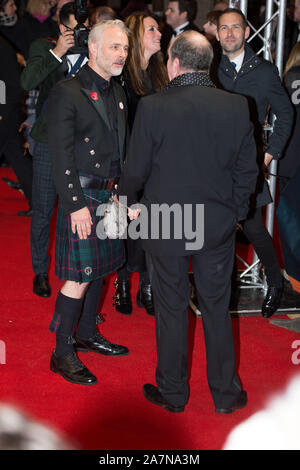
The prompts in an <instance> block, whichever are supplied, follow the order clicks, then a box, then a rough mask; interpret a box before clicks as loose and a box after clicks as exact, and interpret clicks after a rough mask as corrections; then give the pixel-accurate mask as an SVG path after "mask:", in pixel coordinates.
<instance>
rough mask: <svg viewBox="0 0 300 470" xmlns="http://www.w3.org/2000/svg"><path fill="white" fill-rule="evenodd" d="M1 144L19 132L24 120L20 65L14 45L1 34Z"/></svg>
mask: <svg viewBox="0 0 300 470" xmlns="http://www.w3.org/2000/svg"><path fill="white" fill-rule="evenodd" d="M0 57H1V63H2V65H1V69H0V95H1V96H0V145H2V144H3V143H4V141H5V140H6V139H7V138H8V137H9V136H11V135H13V134H15V133H16V132H17V129H18V128H19V126H20V123H21V120H22V112H21V102H22V99H23V90H22V88H21V87H20V72H21V71H20V67H19V65H18V61H17V57H16V53H15V51H14V49H13V47H12V46H11V45H10V44H9V43H8V42H7V41H6V39H4V38H2V37H1V36H0Z"/></svg>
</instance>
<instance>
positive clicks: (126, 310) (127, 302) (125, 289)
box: [113, 280, 132, 315]
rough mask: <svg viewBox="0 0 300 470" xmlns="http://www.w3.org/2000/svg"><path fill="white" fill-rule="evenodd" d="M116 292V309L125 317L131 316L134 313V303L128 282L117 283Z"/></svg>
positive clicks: (114, 298) (114, 299)
mask: <svg viewBox="0 0 300 470" xmlns="http://www.w3.org/2000/svg"><path fill="white" fill-rule="evenodd" d="M115 286H116V292H115V295H114V297H113V301H114V303H113V305H114V307H115V309H116V310H117V311H118V312H120V313H123V314H124V315H130V314H131V312H132V303H131V297H130V286H129V282H128V281H119V280H117V281H115Z"/></svg>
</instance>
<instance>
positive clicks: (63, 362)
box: [50, 350, 97, 385]
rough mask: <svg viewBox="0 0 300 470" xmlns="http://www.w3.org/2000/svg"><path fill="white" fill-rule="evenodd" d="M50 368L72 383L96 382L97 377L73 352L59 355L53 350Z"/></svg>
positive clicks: (91, 383) (88, 383) (89, 383)
mask: <svg viewBox="0 0 300 470" xmlns="http://www.w3.org/2000/svg"><path fill="white" fill-rule="evenodd" d="M50 370H52V372H55V373H56V374H60V375H61V376H62V377H63V378H64V379H66V380H68V382H72V383H74V384H78V385H94V384H96V383H97V378H96V377H95V376H94V375H93V374H92V373H91V372H90V371H89V370H88V369H87V368H86V367H85V365H84V364H82V362H81V361H80V360H79V359H78V357H77V356H76V354H75V352H73V353H70V354H67V355H66V356H61V357H59V356H56V354H55V350H54V351H53V352H52V356H51V361H50Z"/></svg>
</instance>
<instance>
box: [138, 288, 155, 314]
mask: <svg viewBox="0 0 300 470" xmlns="http://www.w3.org/2000/svg"><path fill="white" fill-rule="evenodd" d="M136 302H137V304H138V306H139V307H140V308H145V309H146V312H147V313H148V314H149V315H152V316H154V315H155V311H154V304H153V295H152V287H151V284H142V285H141V288H140V290H139V291H138V293H137V296H136Z"/></svg>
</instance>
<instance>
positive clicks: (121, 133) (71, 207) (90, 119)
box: [46, 65, 127, 213]
mask: <svg viewBox="0 0 300 470" xmlns="http://www.w3.org/2000/svg"><path fill="white" fill-rule="evenodd" d="M111 80H112V86H113V92H114V96H115V102H116V106H117V120H118V139H119V154H120V162H121V165H122V163H123V159H124V155H125V150H126V149H125V145H126V136H127V106H126V97H125V94H124V91H123V89H122V87H121V86H120V85H119V84H118V83H116V82H115V81H114V80H113V79H111ZM46 119H47V131H48V146H49V154H50V157H51V160H52V163H53V176H54V181H55V185H56V188H57V192H58V195H59V198H60V204H61V205H62V207H63V208H64V210H65V212H66V213H71V212H75V211H77V210H79V209H81V208H83V207H85V206H86V201H85V198H84V195H83V192H82V189H81V185H80V181H79V177H78V172H81V173H85V174H88V175H95V176H99V177H102V178H108V177H109V171H110V164H111V160H112V158H113V156H114V154H113V152H114V150H115V130H114V129H112V128H111V126H110V123H109V120H108V116H107V112H106V109H105V106H104V103H103V100H102V99H101V96H100V94H99V92H98V90H97V87H96V86H95V84H94V82H93V79H92V75H91V74H90V73H89V68H88V65H84V66H83V67H82V69H81V70H80V71H79V72H78V73H77V75H76V76H75V77H72V78H68V79H66V80H62V81H61V82H59V83H58V84H57V85H55V86H54V87H53V89H52V90H51V92H50V94H49V98H48V101H47V108H46Z"/></svg>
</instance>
